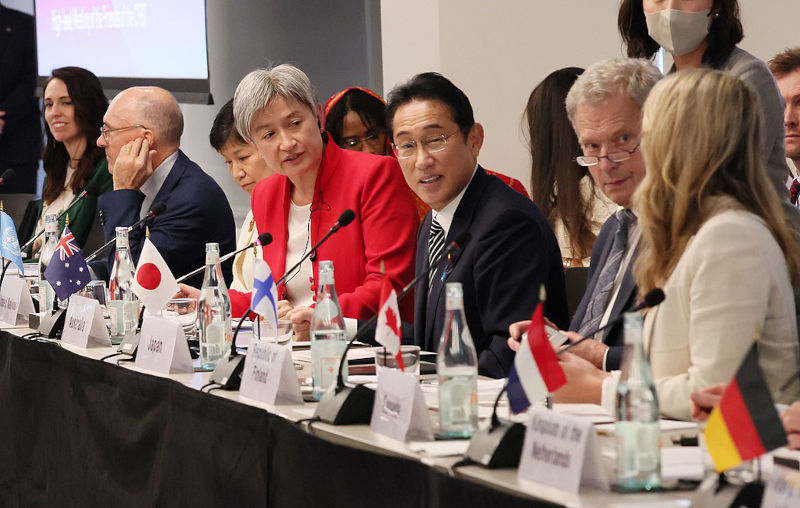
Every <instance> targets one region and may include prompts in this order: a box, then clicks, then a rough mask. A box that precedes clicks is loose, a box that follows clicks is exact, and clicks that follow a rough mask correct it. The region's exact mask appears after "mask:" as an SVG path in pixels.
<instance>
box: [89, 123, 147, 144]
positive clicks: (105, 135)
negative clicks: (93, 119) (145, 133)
mask: <svg viewBox="0 0 800 508" xmlns="http://www.w3.org/2000/svg"><path fill="white" fill-rule="evenodd" d="M137 127H141V128H142V129H146V128H147V127H145V126H144V125H140V124H136V125H129V126H127V127H117V128H116V129H109V128H108V127H106V126H105V125H103V126H102V127H100V135H101V136H103V139H105V140H106V142H108V137H109V136H108V135H109V134H110V133H112V132H117V131H124V130H127V129H135V128H137Z"/></svg>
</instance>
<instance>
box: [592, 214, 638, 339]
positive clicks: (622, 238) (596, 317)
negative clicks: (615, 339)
mask: <svg viewBox="0 0 800 508" xmlns="http://www.w3.org/2000/svg"><path fill="white" fill-rule="evenodd" d="M617 220H618V221H619V228H618V229H617V232H616V234H615V235H614V240H613V243H612V244H611V251H610V252H609V253H608V257H607V258H606V262H605V264H603V267H602V268H601V269H600V276H599V277H598V278H597V284H595V286H594V292H593V294H592V299H591V300H590V301H589V305H587V306H586V314H585V315H584V316H583V322H582V323H581V326H580V327H579V328H578V333H579V334H581V335H584V336H585V335H586V333H587V332H590V331H592V330H595V329H597V327H598V326H600V321H601V320H602V319H603V315H605V313H606V309H607V308H608V304H609V302H610V300H611V295H612V293H613V292H614V282H615V280H616V278H617V273H618V272H619V268H620V265H621V264H622V257H623V256H624V255H625V250H626V246H627V243H628V229H629V227H630V225H631V223H632V222H634V221H635V220H636V216H635V215H633V212H631V211H630V210H620V211H619V212H617ZM603 335H605V334H603ZM600 339H601V340H602V337H600Z"/></svg>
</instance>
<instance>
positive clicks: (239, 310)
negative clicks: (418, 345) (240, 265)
mask: <svg viewBox="0 0 800 508" xmlns="http://www.w3.org/2000/svg"><path fill="white" fill-rule="evenodd" d="M318 112H319V105H318V104H317V102H316V98H315V97H314V95H313V92H312V89H311V84H310V82H309V80H308V77H307V76H306V75H305V74H304V73H303V72H302V71H301V70H300V69H298V68H296V67H293V66H291V65H280V66H277V67H275V68H273V69H259V70H255V71H253V72H251V73H250V74H248V75H247V76H246V77H245V78H244V79H243V80H242V82H241V83H240V84H239V86H238V87H237V89H236V94H235V96H234V116H235V118H236V127H237V129H238V130H239V132H240V133H241V134H242V135H243V137H244V138H245V139H246V140H248V141H250V142H251V143H253V144H254V145H255V146H256V148H257V149H258V152H259V154H260V155H261V157H263V158H264V160H265V161H266V163H267V166H268V167H269V168H270V169H272V170H273V171H275V173H276V174H275V175H273V176H271V177H269V178H266V179H264V180H262V181H261V182H259V184H258V185H257V186H256V187H255V189H254V190H253V195H252V209H253V217H254V218H255V221H256V227H257V228H258V232H259V234H260V233H263V232H269V233H271V234H272V237H273V241H272V243H271V244H270V245H268V246H266V247H265V248H264V249H263V253H264V259H265V260H266V261H267V263H269V266H270V269H271V270H272V273H273V276H274V277H275V278H276V279H277V278H278V277H280V276H282V275H283V273H284V271H285V270H286V269H287V268H289V267H287V266H286V265H287V264H288V263H287V251H288V250H289V249H291V247H290V246H291V245H295V248H294V251H293V257H295V258H297V257H299V255H300V254H302V252H300V249H299V248H297V247H296V246H297V245H301V246H302V244H303V243H305V245H306V247H305V248H304V249H303V252H305V251H307V250H308V249H310V247H311V246H312V245H314V244H316V242H317V241H318V240H319V239H320V238H322V237H323V236H324V235H325V233H327V232H328V230H329V229H330V228H331V226H333V225H334V223H335V222H336V220H337V219H338V218H339V216H340V215H341V213H342V212H343V211H344V210H346V209H348V208H349V209H352V210H353V211H354V212H355V215H356V217H355V220H353V222H352V223H351V224H350V225H348V226H347V227H344V228H342V229H341V230H340V231H339V232H337V233H336V234H335V235H333V236H332V237H331V238H330V239H329V240H328V241H327V242H326V243H325V244H323V245H322V247H320V248H319V249H318V251H317V254H316V256H315V257H314V260H313V261H310V260H309V261H306V263H310V265H311V267H310V268H309V267H306V269H305V271H306V280H308V274H309V272H310V275H311V278H310V280H309V282H308V284H305V281H303V280H299V279H298V280H297V281H295V282H294V283H293V285H292V286H290V289H289V291H288V292H287V288H286V286H285V285H284V284H281V286H280V287H279V288H278V296H279V299H280V300H282V301H281V303H280V306H279V313H280V314H281V315H286V316H287V317H288V318H290V319H292V321H294V323H295V330H296V332H297V333H298V334H301V333H302V334H304V333H305V332H306V331H307V326H308V322H309V321H310V317H311V313H312V311H311V309H310V305H309V306H306V305H303V306H298V305H293V304H292V303H291V301H294V302H297V301H298V300H300V301H303V300H304V301H306V302H308V301H309V298H313V295H315V293H316V290H317V285H316V281H317V278H318V273H319V272H318V263H319V261H321V260H332V261H333V264H334V270H335V272H334V273H335V279H336V291H337V293H338V295H339V303H340V304H341V307H342V311H343V313H344V315H345V317H349V318H357V319H366V318H369V317H371V316H372V315H373V314H375V313H376V312H377V311H378V300H379V294H380V286H381V264H383V266H384V267H385V271H386V274H387V275H388V276H389V277H390V278H391V280H392V283H393V284H394V286H395V288H396V289H398V290H399V289H400V288H401V287H402V286H403V285H405V284H407V283H408V282H410V281H411V279H412V278H413V277H414V253H415V249H416V234H417V228H418V225H419V222H418V219H417V213H416V210H415V208H414V202H413V200H412V197H411V191H410V189H409V188H408V186H407V185H406V183H405V180H404V178H403V175H402V172H401V170H400V166H399V165H398V164H397V161H396V160H395V159H394V158H392V157H381V156H376V155H371V154H366V153H361V152H353V151H348V150H342V149H341V148H339V147H338V146H337V145H336V143H333V142H332V141H330V140H329V136H328V134H327V133H325V132H324V131H323V130H322V129H321V128H320V123H319V115H318ZM304 207H305V208H304ZM297 210H300V212H297ZM303 210H305V213H306V215H305V216H303V217H306V216H307V217H308V224H307V227H306V224H305V223H304V220H305V219H303V221H302V222H300V223H299V224H300V225H301V226H302V227H298V226H297V224H298V220H297V218H298V217H300V216H302V213H303ZM298 213H300V214H301V215H298ZM292 214H294V215H292ZM290 224H294V226H291V227H290ZM298 240H300V243H299V244H298V243H297V241H298ZM302 274H303V272H302V271H301V272H300V275H301V276H302ZM295 276H297V275H295ZM229 293H230V296H231V302H232V304H233V315H234V316H240V315H242V314H243V313H244V311H245V310H247V308H248V307H249V304H250V294H249V293H240V292H238V291H230V292H229ZM287 293H295V294H287ZM400 310H401V314H402V315H403V317H404V318H405V319H406V320H407V321H409V322H410V321H411V320H412V316H413V303H412V300H411V299H406V300H405V301H403V302H402V303H401V309H400Z"/></svg>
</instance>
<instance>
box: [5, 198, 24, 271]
mask: <svg viewBox="0 0 800 508" xmlns="http://www.w3.org/2000/svg"><path fill="white" fill-rule="evenodd" d="M0 235H2V239H0V256H2V257H3V258H5V259H7V260H9V261H11V262H12V263H14V264H15V265H17V267H18V268H19V273H20V274H23V273H25V269H24V267H23V266H22V256H21V255H20V252H19V241H18V240H17V228H15V227H14V219H12V218H11V217H9V215H8V214H7V213H6V212H2V211H0Z"/></svg>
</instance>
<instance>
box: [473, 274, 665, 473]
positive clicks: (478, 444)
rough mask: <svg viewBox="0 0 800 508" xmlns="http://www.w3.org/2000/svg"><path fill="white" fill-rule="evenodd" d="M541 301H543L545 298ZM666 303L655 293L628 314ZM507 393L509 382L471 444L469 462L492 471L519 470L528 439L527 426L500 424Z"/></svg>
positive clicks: (607, 325)
mask: <svg viewBox="0 0 800 508" xmlns="http://www.w3.org/2000/svg"><path fill="white" fill-rule="evenodd" d="M540 300H542V301H544V299H543V298H540ZM663 300H664V292H663V291H662V290H661V289H659V288H656V289H653V290H651V291H650V292H648V293H647V294H646V295H645V296H644V300H643V301H642V302H641V303H639V304H638V305H636V306H635V307H634V308H632V309H631V310H630V311H629V312H639V311H641V310H642V309H646V308H649V307H655V306H656V305H658V304H660V303H661V302H662V301H663ZM624 316H625V314H620V315H619V316H617V317H615V318H614V319H610V320H609V321H608V323H606V324H605V325H604V326H601V327H599V328H598V329H596V330H594V331H593V332H590V333H587V334H586V336H585V337H584V338H582V339H581V340H579V341H576V342H574V343H572V344H570V345H569V346H567V347H565V348H563V349H562V350H561V351H559V352H558V353H556V354H557V355H560V354H561V353H563V352H565V351H568V350H570V349H572V348H573V347H575V346H577V345H578V344H580V343H581V342H583V341H584V340H586V339H589V338H591V337H592V336H594V335H595V334H596V333H598V332H601V331H603V330H605V329H606V328H610V327H612V326H614V325H616V324H617V323H619V322H620V321H622V320H623V319H624ZM507 391H508V381H506V383H505V385H503V389H502V390H500V393H498V394H497V398H496V399H495V401H494V407H493V408H492V422H491V425H489V427H488V428H487V429H483V430H479V431H478V432H476V433H475V434H474V435H473V436H472V439H471V440H470V443H469V448H468V449H467V453H466V458H467V460H469V461H471V462H474V463H476V464H479V465H482V466H484V467H487V468H489V469H495V468H501V467H517V465H519V459H520V455H521V454H522V444H523V441H524V439H525V426H524V425H522V424H521V423H514V422H511V421H501V420H500V418H498V417H497V406H498V405H499V403H500V398H501V397H502V396H503V394H504V393H506V392H507Z"/></svg>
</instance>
